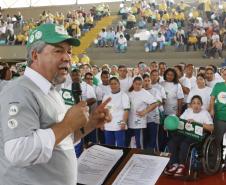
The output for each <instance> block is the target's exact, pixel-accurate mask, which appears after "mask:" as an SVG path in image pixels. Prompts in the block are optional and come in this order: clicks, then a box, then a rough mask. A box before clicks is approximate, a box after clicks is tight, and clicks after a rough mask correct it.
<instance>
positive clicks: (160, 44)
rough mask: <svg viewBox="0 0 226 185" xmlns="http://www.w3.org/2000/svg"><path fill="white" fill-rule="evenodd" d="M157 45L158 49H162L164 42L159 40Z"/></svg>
mask: <svg viewBox="0 0 226 185" xmlns="http://www.w3.org/2000/svg"><path fill="white" fill-rule="evenodd" d="M158 46H159V50H160V51H162V50H163V49H164V42H159V43H158Z"/></svg>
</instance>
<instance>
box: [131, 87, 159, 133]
mask: <svg viewBox="0 0 226 185" xmlns="http://www.w3.org/2000/svg"><path fill="white" fill-rule="evenodd" d="M128 95H129V99H130V102H131V108H130V111H129V121H128V123H129V124H128V127H129V128H132V129H139V128H146V127H147V115H146V116H144V117H139V116H137V111H143V110H144V109H146V108H147V106H149V105H150V104H153V103H155V102H157V100H156V99H155V97H154V96H153V95H151V94H150V93H149V92H148V91H146V90H145V89H141V90H140V91H132V92H129V94H128Z"/></svg>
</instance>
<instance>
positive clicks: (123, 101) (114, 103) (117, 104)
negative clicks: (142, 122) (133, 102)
mask: <svg viewBox="0 0 226 185" xmlns="http://www.w3.org/2000/svg"><path fill="white" fill-rule="evenodd" d="M109 97H111V101H110V102H109V103H108V105H107V107H108V108H109V110H110V113H111V115H112V120H111V122H110V123H106V124H105V125H104V129H105V130H107V131H118V130H121V128H120V122H121V121H122V120H123V114H124V111H125V110H129V109H130V101H129V97H128V95H127V94H126V93H125V92H122V91H120V92H119V93H116V94H113V93H110V94H107V95H104V97H103V101H105V100H106V99H107V98H109Z"/></svg>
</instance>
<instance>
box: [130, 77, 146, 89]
mask: <svg viewBox="0 0 226 185" xmlns="http://www.w3.org/2000/svg"><path fill="white" fill-rule="evenodd" d="M136 81H141V82H142V81H143V79H142V78H141V77H140V76H137V77H135V78H134V79H133V83H134V82H136ZM132 91H133V84H132V85H131V87H130V88H129V92H132Z"/></svg>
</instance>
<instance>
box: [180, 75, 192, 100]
mask: <svg viewBox="0 0 226 185" xmlns="http://www.w3.org/2000/svg"><path fill="white" fill-rule="evenodd" d="M179 81H180V83H181V84H182V85H183V86H184V87H187V88H188V89H191V82H190V80H189V79H188V78H187V77H185V76H183V77H181V78H180V79H179ZM187 96H188V95H187V94H184V102H186V100H187Z"/></svg>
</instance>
